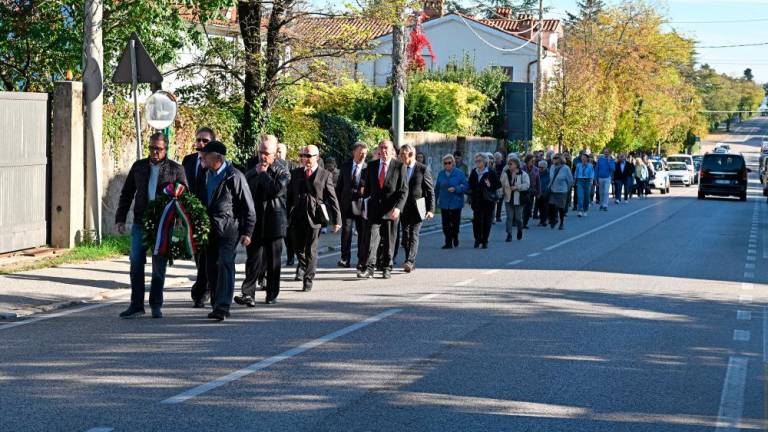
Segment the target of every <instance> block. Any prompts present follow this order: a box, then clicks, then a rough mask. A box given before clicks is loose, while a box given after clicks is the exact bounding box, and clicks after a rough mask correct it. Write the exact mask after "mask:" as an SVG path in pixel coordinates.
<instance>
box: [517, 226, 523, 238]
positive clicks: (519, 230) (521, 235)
mask: <svg viewBox="0 0 768 432" xmlns="http://www.w3.org/2000/svg"><path fill="white" fill-rule="evenodd" d="M517 239H518V240H522V239H523V230H522V228H518V229H517Z"/></svg>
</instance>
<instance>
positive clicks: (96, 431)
mask: <svg viewBox="0 0 768 432" xmlns="http://www.w3.org/2000/svg"><path fill="white" fill-rule="evenodd" d="M113 430H115V428H109V427H95V428H91V429H88V430H87V431H85V432H112V431H113Z"/></svg>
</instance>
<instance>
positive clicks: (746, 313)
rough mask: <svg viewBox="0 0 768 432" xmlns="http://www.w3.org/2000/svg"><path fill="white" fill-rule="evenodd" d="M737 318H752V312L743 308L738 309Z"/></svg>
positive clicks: (744, 319) (741, 319) (743, 319)
mask: <svg viewBox="0 0 768 432" xmlns="http://www.w3.org/2000/svg"><path fill="white" fill-rule="evenodd" d="M736 319H737V320H739V321H749V320H751V319H752V312H751V311H743V310H739V311H736Z"/></svg>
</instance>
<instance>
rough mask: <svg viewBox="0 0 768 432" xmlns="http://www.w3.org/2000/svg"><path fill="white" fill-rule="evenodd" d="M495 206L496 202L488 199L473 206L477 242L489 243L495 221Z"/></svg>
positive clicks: (473, 226)
mask: <svg viewBox="0 0 768 432" xmlns="http://www.w3.org/2000/svg"><path fill="white" fill-rule="evenodd" d="M493 208H494V203H493V202H488V201H483V202H482V203H478V204H475V205H474V207H473V208H472V211H473V215H472V231H473V233H474V235H475V243H480V244H485V243H488V236H489V235H490V234H491V224H492V223H493Z"/></svg>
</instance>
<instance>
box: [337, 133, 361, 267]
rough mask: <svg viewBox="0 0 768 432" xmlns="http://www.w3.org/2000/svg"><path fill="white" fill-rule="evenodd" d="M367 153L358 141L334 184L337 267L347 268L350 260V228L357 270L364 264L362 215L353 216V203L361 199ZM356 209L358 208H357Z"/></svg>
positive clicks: (359, 213)
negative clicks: (337, 218) (337, 220)
mask: <svg viewBox="0 0 768 432" xmlns="http://www.w3.org/2000/svg"><path fill="white" fill-rule="evenodd" d="M366 153H368V147H367V146H366V144H365V143H364V142H362V141H358V142H356V143H355V145H354V146H352V159H350V160H349V161H347V162H345V163H343V164H342V165H341V172H340V173H339V181H338V183H336V197H338V199H339V204H340V205H341V217H342V220H341V259H340V260H339V262H338V266H339V267H344V268H349V267H350V261H351V259H352V226H353V225H354V227H355V231H356V232H357V266H358V270H359V269H360V268H361V266H363V265H364V264H365V263H364V262H363V259H364V257H365V256H366V254H365V253H364V252H363V249H364V239H365V236H364V235H363V229H362V227H363V218H362V213H361V212H358V214H355V213H354V211H353V203H355V206H356V207H357V204H358V203H359V201H360V200H361V199H362V197H363V195H362V193H361V189H362V182H363V170H364V169H365V166H366V164H365V155H366ZM357 208H358V209H359V208H360V207H357Z"/></svg>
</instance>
